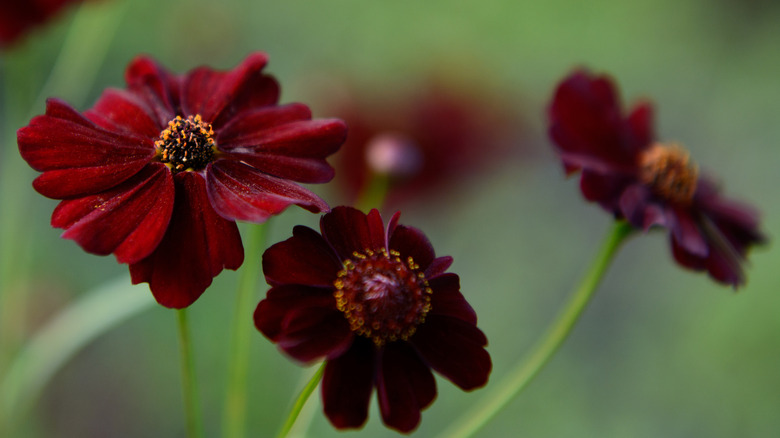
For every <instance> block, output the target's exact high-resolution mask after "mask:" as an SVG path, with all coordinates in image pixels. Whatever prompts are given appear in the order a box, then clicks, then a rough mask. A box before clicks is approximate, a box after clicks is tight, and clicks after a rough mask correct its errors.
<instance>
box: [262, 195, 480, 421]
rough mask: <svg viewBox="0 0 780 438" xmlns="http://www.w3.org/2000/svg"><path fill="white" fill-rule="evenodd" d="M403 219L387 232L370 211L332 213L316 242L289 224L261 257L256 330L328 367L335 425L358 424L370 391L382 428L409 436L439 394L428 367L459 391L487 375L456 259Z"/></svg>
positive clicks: (327, 402)
mask: <svg viewBox="0 0 780 438" xmlns="http://www.w3.org/2000/svg"><path fill="white" fill-rule="evenodd" d="M398 217H399V213H396V214H395V215H394V216H393V218H392V219H391V220H390V222H389V224H388V225H387V228H386V229H385V227H384V224H383V222H382V218H381V217H380V216H379V212H378V211H377V210H372V211H371V212H370V213H369V214H368V215H365V214H363V213H362V212H360V211H358V210H356V209H354V208H350V207H336V208H334V209H333V211H332V212H330V213H328V214H326V215H325V216H323V217H322V219H321V220H320V229H321V231H322V235H320V234H318V233H317V232H316V231H314V230H312V229H310V228H307V227H303V226H298V227H295V229H294V230H293V236H292V237H291V238H289V239H287V240H286V241H284V242H280V243H277V244H276V245H274V246H272V247H271V248H269V249H268V250H267V251H266V252H265V254H264V255H263V270H264V271H265V277H266V280H267V281H268V284H270V285H271V286H272V287H271V290H269V291H268V296H267V297H266V299H264V300H263V301H261V302H260V304H259V305H258V306H257V310H255V325H256V326H257V328H258V329H259V330H260V331H261V332H262V333H263V334H264V335H265V336H267V337H268V338H269V339H270V340H271V341H273V342H276V343H278V344H279V347H280V348H281V349H282V350H284V352H286V353H287V354H289V355H290V356H292V357H293V358H294V359H296V360H298V361H301V362H312V361H315V360H318V359H320V358H325V359H326V360H327V364H326V365H325V374H324V376H323V381H322V400H323V404H324V408H325V414H326V415H327V416H328V418H329V419H330V421H331V423H333V425H334V426H336V427H338V428H353V427H360V426H362V425H363V423H364V422H365V421H366V417H367V416H368V403H369V398H370V396H371V393H372V391H373V388H374V387H376V388H377V395H378V399H379V408H380V411H381V412H382V419H383V420H384V422H385V424H387V425H388V426H390V427H392V428H394V429H397V430H399V431H401V432H409V431H411V430H413V429H414V428H415V427H417V425H418V423H419V422H420V411H421V410H422V409H424V408H426V407H427V406H428V405H430V404H431V402H433V399H434V398H435V397H436V383H435V381H434V378H433V374H431V371H430V369H431V368H433V369H434V370H436V371H437V372H439V373H440V374H442V375H444V376H445V377H447V378H448V379H450V380H451V381H452V382H453V383H455V384H456V385H458V386H459V387H461V388H462V389H464V390H471V389H474V388H478V387H481V386H483V385H484V384H485V383H487V379H488V375H489V374H490V369H491V361H490V356H489V355H488V353H487V351H485V348H484V347H485V345H487V339H486V338H485V335H484V334H483V333H482V331H480V330H479V329H478V328H477V326H476V323H477V316H476V314H475V313H474V310H473V309H472V308H471V306H470V305H469V304H468V303H467V302H466V300H465V299H464V298H463V295H461V293H460V279H459V278H458V276H457V275H455V274H452V273H445V271H446V270H447V268H449V266H450V264H451V263H452V258H451V257H438V258H437V257H436V256H435V254H434V251H433V247H431V244H430V242H429V241H428V239H427V238H426V237H425V235H424V234H422V232H420V231H419V230H417V229H416V228H411V227H406V226H403V225H398Z"/></svg>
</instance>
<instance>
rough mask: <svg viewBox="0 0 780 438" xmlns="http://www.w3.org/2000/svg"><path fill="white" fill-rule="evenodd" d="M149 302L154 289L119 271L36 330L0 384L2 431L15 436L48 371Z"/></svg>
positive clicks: (55, 369) (43, 383) (150, 302)
mask: <svg viewBox="0 0 780 438" xmlns="http://www.w3.org/2000/svg"><path fill="white" fill-rule="evenodd" d="M152 304H154V299H152V295H151V294H150V293H149V292H148V291H144V290H143V288H139V287H133V286H132V285H131V284H130V279H129V278H127V276H124V275H123V276H122V277H120V278H118V279H116V280H114V281H111V282H110V283H107V284H105V285H102V286H100V287H98V288H97V289H95V290H94V291H91V292H87V293H85V294H84V295H83V296H82V297H81V298H79V299H78V300H77V301H76V302H74V303H73V304H71V305H70V306H69V307H67V308H66V309H65V310H63V311H62V312H60V313H59V315H57V316H56V317H55V318H53V319H52V320H51V321H49V322H48V323H47V324H46V325H45V326H43V327H42V328H41V329H40V330H38V332H37V333H36V334H35V336H34V337H33V338H32V339H31V340H30V341H29V342H28V343H27V344H26V346H25V348H24V349H23V350H22V351H21V352H20V353H19V354H18V355H17V356H16V357H15V359H14V361H13V362H12V363H11V364H10V367H9V369H8V373H7V374H6V376H5V378H4V379H3V381H2V386H0V395H1V396H2V398H0V436H14V434H13V433H12V431H11V429H12V426H13V424H12V423H15V424H18V423H19V422H20V420H21V418H23V416H24V414H25V413H26V411H27V409H29V407H30V406H31V405H32V404H33V402H35V400H36V399H37V398H38V396H39V395H40V393H41V391H42V389H43V388H44V387H45V386H46V384H47V383H48V382H49V380H50V379H51V377H52V376H53V375H54V374H55V373H56V372H57V370H59V369H61V368H62V366H63V365H64V364H65V363H67V362H68V360H70V359H71V358H72V357H73V356H75V355H76V353H77V352H79V351H80V350H81V349H82V348H83V347H84V346H86V345H88V344H89V343H90V342H92V341H93V340H95V338H97V337H98V336H100V335H101V334H104V333H106V332H107V331H108V330H109V329H111V328H113V327H115V326H117V325H119V323H121V322H122V321H124V320H126V319H127V318H130V317H131V316H133V315H136V314H138V313H140V312H141V311H143V310H144V309H147V308H149V307H151V306H152ZM3 420H5V421H3ZM3 424H5V427H6V428H7V430H6V431H5V432H6V433H3Z"/></svg>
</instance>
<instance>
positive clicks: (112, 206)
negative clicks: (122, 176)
mask: <svg viewBox="0 0 780 438" xmlns="http://www.w3.org/2000/svg"><path fill="white" fill-rule="evenodd" d="M173 203H174V188H173V180H172V178H171V175H170V172H167V171H166V169H165V166H163V165H161V164H159V165H157V166H148V167H147V168H146V169H144V170H143V171H141V172H139V173H138V174H137V175H136V176H134V177H133V178H131V179H130V180H128V181H126V182H125V183H123V184H121V185H120V186H117V187H116V188H114V189H112V190H109V191H106V192H101V193H99V194H97V195H92V196H85V197H83V198H77V199H72V200H65V201H62V202H61V203H60V204H59V205H58V206H57V208H56V209H55V210H54V213H53V214H52V221H51V224H52V226H54V227H57V228H64V229H66V230H67V231H65V233H63V235H62V237H64V238H67V239H73V240H75V241H76V242H77V243H78V244H79V245H80V246H81V247H82V248H84V250H85V251H87V252H90V253H93V254H98V255H108V254H111V253H114V255H115V256H116V258H117V261H118V262H119V263H136V262H139V261H141V259H143V258H145V257H146V256H148V255H149V254H150V253H151V252H152V251H153V250H154V249H155V248H156V247H157V245H158V244H159V243H160V240H162V238H163V235H164V234H165V230H166V228H167V227H168V222H169V221H170V218H171V213H172V211H173Z"/></svg>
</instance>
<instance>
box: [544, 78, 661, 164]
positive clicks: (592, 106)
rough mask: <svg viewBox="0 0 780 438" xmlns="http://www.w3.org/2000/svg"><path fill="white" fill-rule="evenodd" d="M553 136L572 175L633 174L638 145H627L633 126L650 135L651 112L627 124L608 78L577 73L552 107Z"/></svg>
mask: <svg viewBox="0 0 780 438" xmlns="http://www.w3.org/2000/svg"><path fill="white" fill-rule="evenodd" d="M549 114H550V136H551V137H552V139H553V140H554V141H555V143H556V145H557V146H558V147H559V152H560V154H561V158H562V159H563V161H564V163H565V164H566V165H567V166H568V170H569V172H572V171H574V170H578V169H580V168H583V167H584V168H587V169H590V170H594V171H598V172H601V173H606V172H610V171H614V169H621V170H623V171H625V172H631V170H632V169H633V168H634V163H635V161H636V154H637V152H638V148H637V147H638V146H640V147H641V146H644V144H641V145H638V144H636V143H635V142H634V141H627V139H629V138H630V136H631V135H632V132H631V129H630V128H631V127H632V125H637V126H636V128H637V131H639V132H641V133H642V135H646V134H647V132H648V127H647V126H643V125H642V122H648V121H649V120H648V119H647V116H648V115H649V114H648V113H647V112H645V111H643V112H640V113H638V115H637V116H636V117H635V118H634V119H632V122H633V123H627V122H626V120H625V119H624V118H623V114H622V109H621V105H620V100H619V96H618V93H617V90H616V89H615V88H614V87H613V86H612V81H611V80H610V79H609V78H608V77H606V76H596V77H592V76H591V75H590V74H588V73H587V72H585V71H577V72H574V73H573V74H572V75H571V76H569V77H568V78H567V79H566V80H565V81H563V82H562V83H561V84H560V85H559V86H558V89H557V90H556V92H555V96H554V97H553V102H552V105H551V107H550V112H549Z"/></svg>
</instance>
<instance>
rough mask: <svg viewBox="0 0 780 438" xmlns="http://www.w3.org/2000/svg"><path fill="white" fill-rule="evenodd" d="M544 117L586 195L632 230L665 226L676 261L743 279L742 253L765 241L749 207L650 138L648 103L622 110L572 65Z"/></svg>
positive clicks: (600, 79) (611, 91)
mask: <svg viewBox="0 0 780 438" xmlns="http://www.w3.org/2000/svg"><path fill="white" fill-rule="evenodd" d="M549 117H550V137H551V138H552V140H553V142H554V143H555V145H556V146H557V150H558V153H559V154H560V157H561V159H562V161H563V164H564V166H565V168H566V172H567V173H568V174H572V173H574V172H576V171H581V173H582V175H581V177H580V188H581V190H582V194H583V195H584V196H585V198H586V199H588V200H589V201H593V202H598V203H599V204H600V205H601V206H602V207H603V208H604V209H605V210H607V211H609V212H610V213H612V214H614V215H615V216H616V217H617V218H625V219H626V220H628V221H629V222H630V223H631V224H632V225H634V226H635V227H637V228H641V229H644V230H647V229H649V228H651V227H653V226H656V225H657V226H663V227H666V228H667V229H668V230H669V237H670V240H671V245H672V253H673V255H674V257H675V259H676V260H677V262H678V263H679V264H680V265H682V266H685V267H687V268H691V269H694V270H706V271H708V272H709V274H710V276H711V277H712V278H714V279H715V280H717V281H719V282H722V283H726V284H731V285H733V286H734V287H736V286H739V285H741V284H743V283H744V281H745V276H744V272H743V269H742V263H743V262H744V258H745V256H746V254H747V251H748V249H749V248H750V247H751V246H753V245H756V244H760V243H763V242H764V241H765V237H764V236H763V235H762V233H761V232H760V231H759V230H758V215H757V213H756V211H755V210H753V209H752V208H750V207H748V206H747V205H744V204H742V203H738V202H736V201H733V200H729V199H726V198H724V197H722V196H721V194H720V192H719V189H718V187H717V186H716V185H715V183H714V182H713V181H712V180H710V179H709V178H707V177H705V176H701V175H699V169H698V167H697V166H696V164H694V163H693V162H692V161H691V160H690V157H689V155H688V152H686V151H685V150H684V149H682V147H680V146H679V145H677V144H675V143H661V142H658V141H656V140H655V133H654V130H653V108H652V105H651V104H650V103H649V102H646V101H643V102H639V103H638V104H637V105H636V106H634V108H633V109H632V110H631V111H630V112H629V113H628V115H624V114H623V111H622V108H621V104H620V100H619V96H618V91H617V90H616V88H615V86H614V84H613V82H612V80H611V79H610V78H609V77H607V76H595V75H592V74H591V73H589V72H587V71H584V70H580V71H575V72H574V73H572V74H571V75H570V76H569V77H567V78H566V79H564V80H563V81H562V82H561V83H560V85H559V86H558V88H557V90H556V91H555V95H554V97H553V100H552V104H551V106H550V109H549Z"/></svg>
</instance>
